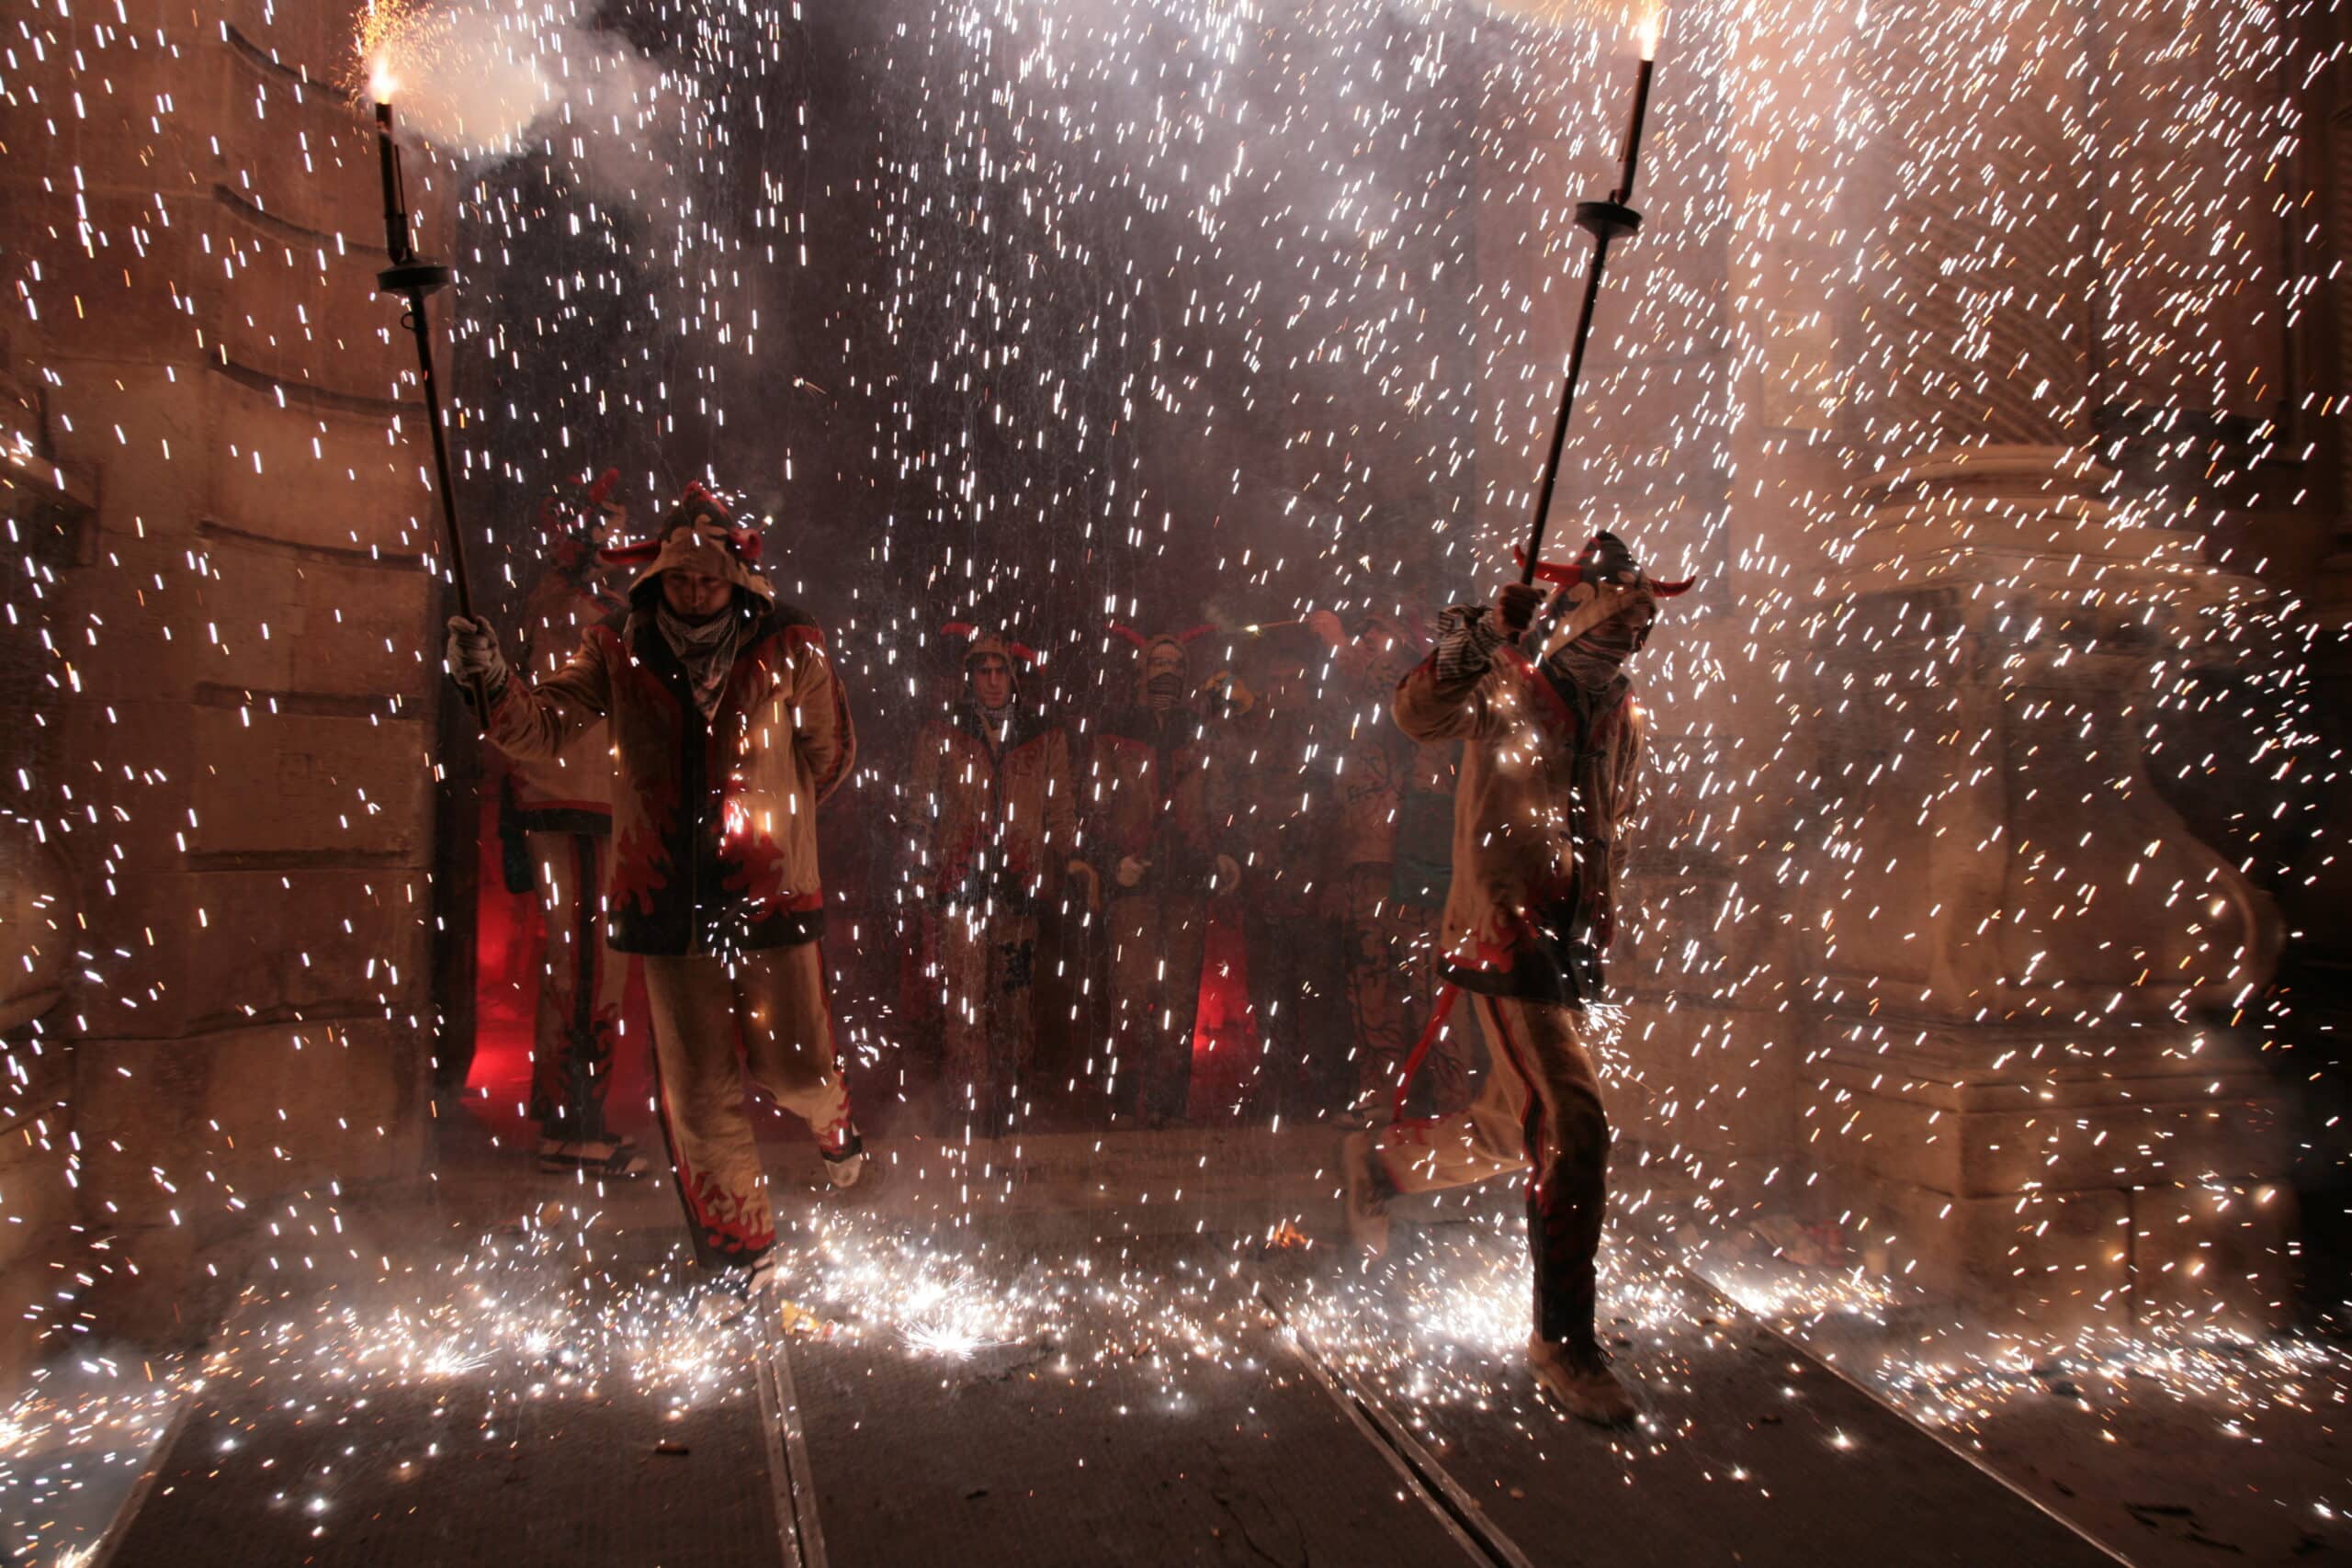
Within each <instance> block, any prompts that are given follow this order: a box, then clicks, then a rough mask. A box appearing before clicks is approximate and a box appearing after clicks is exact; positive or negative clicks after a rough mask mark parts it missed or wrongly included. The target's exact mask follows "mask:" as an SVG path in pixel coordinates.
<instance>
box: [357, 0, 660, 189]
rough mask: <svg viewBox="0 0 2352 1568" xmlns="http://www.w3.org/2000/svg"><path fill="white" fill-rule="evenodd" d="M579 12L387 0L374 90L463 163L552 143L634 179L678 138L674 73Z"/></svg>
mask: <svg viewBox="0 0 2352 1568" xmlns="http://www.w3.org/2000/svg"><path fill="white" fill-rule="evenodd" d="M574 17H576V13H575V14H574V16H573V17H566V16H562V15H559V14H558V8H557V7H556V6H550V5H548V4H546V3H545V0H440V3H438V4H411V5H407V6H397V7H395V6H390V5H386V4H382V3H381V0H379V5H378V6H377V7H376V8H375V9H374V10H373V11H371V13H370V15H369V16H368V19H367V21H366V22H365V24H364V25H363V28H362V31H361V34H360V38H359V40H358V49H359V53H360V57H361V62H362V68H363V69H364V71H365V72H366V74H367V80H368V92H369V95H370V96H374V97H378V98H389V99H390V102H391V104H392V107H393V108H394V110H395V112H396V113H397V114H398V115H399V117H400V120H401V125H402V126H403V127H404V128H405V129H406V130H407V131H409V132H410V133H413V134H414V135H418V136H421V137H423V138H424V139H425V140H426V141H430V142H432V143H433V144H434V145H435V148H436V149H437V150H439V151H440V152H444V153H447V154H448V155H450V156H453V157H455V158H457V159H458V161H460V162H461V163H467V164H480V163H484V162H492V161H495V160H497V159H500V158H503V157H507V156H509V155H511V154H513V153H515V152H520V151H523V150H524V149H525V148H526V147H527V146H528V145H529V144H530V143H532V142H534V141H540V142H544V143H546V144H547V147H548V151H549V152H550V153H552V154H553V155H554V156H556V157H557V158H559V159H561V160H568V161H571V162H572V163H574V164H578V165H580V166H581V167H582V170H583V172H586V173H589V174H591V175H597V174H599V173H600V172H601V174H602V175H603V176H604V177H605V178H615V177H618V178H622V179H628V178H629V176H630V175H635V174H638V173H639V172H640V171H639V170H636V169H633V168H632V167H631V165H634V164H642V163H644V162H645V160H647V159H648V158H656V159H658V157H659V154H660V150H661V146H662V143H663V142H664V141H667V140H670V139H671V138H673V136H674V128H672V127H667V126H665V125H664V124H663V119H662V105H663V103H664V100H665V98H666V97H668V96H670V95H667V94H665V92H664V78H663V74H662V71H661V69H660V67H659V66H657V65H656V64H655V63H654V62H652V61H650V60H648V59H646V58H645V57H644V56H642V55H640V54H638V53H636V52H635V51H632V50H630V49H628V47H627V46H626V45H625V44H622V43H620V42H619V41H618V40H617V39H614V38H613V37H611V36H610V35H608V34H605V33H600V32H596V31H594V30H591V29H590V28H585V27H582V26H581V25H580V24H579V22H578V21H577V20H576V19H574ZM687 112H689V113H690V112H691V104H690V102H689V104H688V106H687ZM600 183H601V181H600ZM629 183H632V184H633V183H634V180H633V179H632V180H630V182H629Z"/></svg>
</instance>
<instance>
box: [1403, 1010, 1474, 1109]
mask: <svg viewBox="0 0 2352 1568" xmlns="http://www.w3.org/2000/svg"><path fill="white" fill-rule="evenodd" d="M1461 994H1462V989H1461V987H1458V986H1446V987H1442V988H1441V989H1440V990H1439V991H1438V994H1437V1010H1436V1011H1435V1012H1432V1013H1430V1021H1429V1022H1428V1024H1427V1025H1425V1026H1424V1027H1423V1028H1422V1030H1421V1037H1420V1038H1419V1040H1416V1041H1414V1042H1413V1054H1412V1055H1409V1056H1408V1057H1406V1058H1405V1071H1404V1073H1403V1075H1402V1076H1400V1077H1398V1078H1397V1099H1396V1100H1395V1102H1394V1103H1393V1104H1392V1105H1391V1106H1390V1107H1389V1119H1390V1120H1391V1121H1392V1122H1396V1123H1397V1124H1399V1125H1403V1124H1405V1123H1408V1122H1411V1123H1426V1122H1434V1121H1436V1120H1437V1118H1436V1117H1434V1116H1407V1115H1406V1114H1405V1100H1406V1099H1407V1097H1408V1096H1409V1095H1410V1094H1411V1093H1412V1092H1413V1075H1414V1074H1416V1073H1418V1072H1419V1071H1420V1070H1421V1062H1422V1060H1423V1059H1424V1058H1425V1057H1427V1056H1428V1055H1429V1054H1430V1046H1431V1045H1433V1044H1435V1043H1437V1037H1438V1032H1439V1031H1441V1030H1442V1029H1443V1028H1444V1027H1445V1020H1446V1016H1447V1015H1448V1014H1449V1013H1451V1012H1453V1002H1454V998H1457V997H1459V996H1460V995H1461Z"/></svg>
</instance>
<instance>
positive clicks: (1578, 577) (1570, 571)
mask: <svg viewBox="0 0 2352 1568" xmlns="http://www.w3.org/2000/svg"><path fill="white" fill-rule="evenodd" d="M1510 560H1511V564H1512V565H1513V566H1515V567H1517V568H1519V570H1521V571H1525V570H1527V552H1526V551H1525V550H1523V549H1521V548H1520V547H1518V546H1517V545H1513V546H1512V547H1510ZM1535 580H1536V581H1538V582H1549V583H1553V584H1555V586H1558V587H1561V588H1573V587H1575V586H1576V585H1577V583H1579V582H1582V581H1584V569H1583V568H1582V567H1579V566H1555V565H1554V564H1553V563H1552V562H1550V561H1537V562H1536V563H1535Z"/></svg>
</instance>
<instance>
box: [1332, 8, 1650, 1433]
mask: <svg viewBox="0 0 2352 1568" xmlns="http://www.w3.org/2000/svg"><path fill="white" fill-rule="evenodd" d="M1650 74H1651V61H1650V59H1649V58H1647V57H1646V51H1645V59H1644V60H1643V62H1642V65H1641V75H1640V79H1639V84H1638V87H1637V89H1636V93H1635V96H1634V114H1633V119H1632V123H1631V125H1630V126H1629V128H1628V130H1627V132H1626V137H1625V145H1624V160H1623V180H1622V181H1621V183H1620V184H1619V186H1618V188H1617V190H1616V192H1615V193H1614V195H1613V196H1612V197H1611V199H1610V200H1609V201H1606V202H1585V203H1581V204H1579V212H1578V216H1579V220H1580V221H1582V222H1584V224H1585V226H1586V227H1587V228H1588V229H1589V230H1591V231H1592V232H1593V235H1594V239H1595V243H1594V247H1593V254H1592V261H1591V271H1590V273H1589V277H1588V281H1587V287H1586V289H1585V297H1584V312H1583V316H1582V318H1581V319H1580V320H1579V321H1578V322H1577V335H1576V344H1575V348H1574V351H1573V353H1572V354H1571V356H1570V359H1569V370H1568V380H1567V386H1566V391H1565V393H1564V394H1563V397H1562V400H1561V406H1560V414H1559V419H1558V422H1557V424H1556V425H1555V429H1554V432H1553V440H1552V448H1551V454H1550V457H1549V459H1548V463H1547V467H1546V469H1545V472H1544V483H1543V489H1542V500H1541V501H1540V502H1538V508H1537V512H1536V514H1535V521H1534V527H1533V530H1532V538H1531V539H1530V541H1529V547H1528V548H1527V549H1526V551H1525V552H1524V555H1523V557H1522V559H1521V567H1522V571H1521V577H1520V580H1519V581H1513V582H1507V583H1505V584H1504V585H1503V586H1502V587H1501V588H1500V589H1499V590H1498V592H1497V593H1496V595H1495V598H1494V601H1493V603H1491V604H1463V605H1456V606H1454V607H1453V608H1452V609H1450V610H1447V611H1446V612H1445V613H1444V615H1442V617H1441V619H1440V622H1439V628H1438V637H1437V646H1436V648H1435V649H1434V650H1433V651H1432V652H1431V653H1430V656H1429V657H1428V658H1427V659H1425V660H1422V661H1421V663H1420V664H1419V665H1418V666H1417V667H1415V668H1414V670H1413V671H1411V672H1410V673H1409V674H1408V675H1407V676H1406V677H1405V679H1404V680H1403V682H1400V683H1399V684H1398V686H1397V693H1396V696H1395V698H1394V703H1393V711H1394V713H1395V715H1396V718H1397V726H1398V728H1401V729H1403V730H1404V731H1405V733H1406V734H1407V735H1408V736H1410V737H1411V738H1412V739H1415V740H1418V741H1425V742H1426V741H1445V740H1460V741H1461V742H1463V750H1462V764H1461V777H1460V782H1459V783H1458V784H1457V785H1456V787H1455V791H1454V804H1453V885H1452V886H1451V888H1450V889H1449V890H1448V893H1447V897H1446V905H1445V915H1444V921H1443V945H1444V950H1445V966H1446V980H1447V985H1446V987H1445V988H1444V989H1443V991H1442V993H1441V995H1440V998H1439V1001H1438V1005H1437V1009H1436V1011H1435V1015H1434V1016H1433V1017H1432V1018H1431V1020H1430V1025H1429V1028H1428V1030H1427V1031H1426V1032H1425V1033H1424V1035H1423V1043H1424V1047H1426V1044H1427V1043H1428V1042H1429V1041H1430V1039H1431V1038H1433V1037H1434V1036H1435V1034H1436V1033H1437V1032H1439V1030H1441V1029H1442V1027H1443V1024H1444V1021H1445V1018H1446V1016H1447V1014H1448V1013H1449V1012H1450V1011H1451V1010H1452V1009H1453V1006H1454V1004H1455V1003H1456V1002H1457V1001H1458V1000H1459V999H1461V998H1462V997H1463V996H1464V994H1466V995H1467V996H1468V998H1469V1000H1470V1004H1471V1007H1472V1010H1474V1011H1475V1012H1476V1014H1477V1017H1478V1022H1479V1025H1480V1028H1481V1031H1482V1032H1483V1033H1484V1034H1485V1036H1486V1041H1487V1052H1488V1055H1489V1058H1490V1062H1489V1067H1488V1071H1487V1081H1486V1086H1485V1088H1484V1089H1483V1090H1482V1091H1481V1092H1480V1094H1479V1096H1478V1098H1477V1100H1476V1101H1475V1102H1473V1103H1472V1105H1471V1106H1470V1107H1469V1109H1468V1110H1467V1111H1463V1112H1461V1113H1458V1114H1454V1115H1442V1116H1437V1117H1430V1118H1420V1119H1413V1118H1408V1117H1407V1116H1406V1115H1405V1114H1404V1105H1405V1100H1406V1095H1407V1093H1408V1090H1409V1089H1410V1085H1411V1077H1410V1073H1411V1064H1408V1071H1407V1077H1406V1079H1405V1081H1404V1082H1403V1083H1400V1084H1399V1085H1398V1087H1397V1114H1396V1120H1394V1121H1392V1122H1390V1123H1389V1124H1388V1125H1387V1126H1385V1127H1383V1128H1380V1129H1378V1130H1376V1131H1373V1132H1364V1133H1358V1134H1352V1135H1351V1136H1350V1137H1349V1139H1348V1140H1347V1142H1346V1144H1345V1145H1344V1148H1343V1151H1342V1163H1343V1168H1344V1169H1345V1172H1346V1177H1347V1186H1348V1222H1349V1229H1350V1232H1351V1236H1352V1237H1353V1239H1354V1240H1355V1242H1356V1243H1357V1244H1358V1245H1359V1246H1360V1247H1364V1248H1365V1249H1367V1250H1369V1251H1373V1252H1375V1253H1376V1252H1378V1251H1381V1250H1383V1249H1384V1248H1385V1247H1386V1245H1387V1240H1388V1225H1389V1219H1388V1212H1387V1205H1388V1201H1389V1199H1390V1198H1392V1197H1393V1196H1395V1195H1396V1194H1398V1193H1412V1192H1426V1191H1432V1190H1439V1189H1443V1188H1449V1187H1456V1186H1461V1185H1463V1184H1464V1183H1467V1182H1473V1181H1481V1180H1485V1179H1487V1178H1490V1177H1494V1176H1499V1175H1503V1174H1505V1173H1508V1172H1513V1171H1517V1172H1522V1173H1525V1174H1526V1175H1527V1176H1528V1178H1529V1186H1528V1194H1527V1228H1528V1249H1529V1252H1530V1254H1531V1255H1532V1262H1533V1265H1534V1320H1535V1321H1534V1333H1533V1334H1532V1336H1531V1337H1530V1338H1529V1340H1528V1362H1529V1367H1530V1370H1531V1371H1533V1373H1534V1374H1535V1377H1536V1381H1537V1382H1538V1383H1539V1384H1540V1385H1541V1386H1542V1387H1543V1388H1544V1391H1545V1392H1546V1393H1549V1394H1550V1395H1551V1396H1552V1397H1553V1398H1554V1399H1555V1400H1557V1401H1558V1402H1559V1403H1560V1404H1561V1405H1562V1406H1564V1407H1565V1408H1566V1409H1567V1410H1569V1411H1570V1412H1572V1413H1573V1414H1575V1415H1577V1416H1582V1417H1584V1418H1585V1419H1587V1420H1589V1421H1594V1422H1598V1423H1600V1424H1603V1425H1615V1424H1618V1423H1621V1422H1624V1421H1627V1420H1630V1419H1632V1417H1633V1416H1634V1402H1633V1398H1632V1395H1631V1394H1630V1393H1627V1391H1626V1389H1625V1387H1624V1385H1623V1383H1621V1382H1619V1381H1618V1379H1617V1377H1616V1375H1615V1373H1614V1372H1613V1371H1611V1369H1610V1366H1609V1363H1608V1359H1607V1358H1606V1357H1605V1356H1604V1355H1603V1353H1602V1351H1601V1349H1600V1341H1599V1338H1598V1336H1597V1335H1596V1332H1595V1326H1594V1313H1595V1304H1596V1303H1595V1295H1596V1288H1597V1282H1596V1268H1595V1264H1596V1258H1597V1255H1598V1253H1599V1250H1600V1232H1601V1220H1602V1211H1603V1207H1604V1204H1605V1201H1606V1197H1607V1169H1608V1156H1609V1140H1610V1131H1609V1120H1608V1116H1607V1114H1606V1113H1605V1111H1603V1110H1602V1107H1601V1100H1600V1080H1599V1077H1598V1076H1597V1075H1596V1073H1595V1071H1594V1068H1593V1062H1592V1057H1591V1055H1590V1052H1589V1047H1588V1044H1587V1042H1586V1036H1587V1033H1588V1030H1589V1026H1588V1022H1587V1016H1586V1010H1587V1008H1588V1007H1589V1006H1590V1005H1592V1004H1593V1003H1595V1002H1598V1001H1600V1000H1601V999H1602V997H1603V990H1602V969H1601V961H1602V958H1603V956H1604V955H1605V954H1606V953H1607V952H1608V948H1609V942H1610V938H1611V935H1612V934H1613V933H1614V931H1615V927H1616V918H1615V897H1616V890H1617V885H1618V877H1619V874H1620V872H1621V870H1622V868H1623V857H1624V841H1623V828H1624V824H1625V823H1626V821H1627V819H1628V818H1630V817H1631V815H1632V813H1633V809H1634V799H1635V791H1636V785H1637V780H1638V774H1639V769H1640V761H1641V718H1640V715H1639V713H1638V711H1637V710H1636V709H1635V707H1634V701H1633V695H1632V692H1631V689H1630V687H1629V684H1628V682H1627V681H1626V678H1625V676H1624V673H1623V664H1624V662H1625V660H1627V659H1628V658H1629V657H1631V656H1632V655H1633V654H1634V652H1635V651H1637V650H1638V649H1640V648H1641V646H1642V644H1643V643H1644V642H1645V640H1646V639H1647V638H1648V637H1649V633H1650V628H1651V626H1652V625H1653V623H1654V622H1655V621H1656V619H1657V613H1658V605H1659V603H1660V601H1661V600H1663V599H1666V598H1668V597H1671V596H1672V595H1674V594H1677V593H1679V592H1684V591H1685V590H1686V589H1688V588H1689V587H1690V584H1689V583H1688V582H1681V583H1660V582H1655V581H1651V579H1650V578H1649V577H1648V576H1646V575H1645V573H1644V572H1643V571H1642V570H1641V568H1640V567H1639V566H1638V565H1637V564H1636V563H1635V561H1634V557H1633V555H1632V553H1631V551H1629V550H1628V549H1627V547H1625V545H1624V544H1623V542H1622V541H1621V540H1619V539H1618V538H1617V537H1616V536H1613V535H1611V534H1605V533H1604V534H1596V535H1594V536H1592V537H1591V539H1590V540H1589V541H1588V543H1587V544H1586V546H1585V548H1584V550H1583V553H1582V554H1581V555H1580V556H1579V557H1578V558H1577V560H1576V561H1575V562H1574V563H1573V564H1571V565H1567V566H1548V565H1546V564H1544V562H1543V560H1542V559H1541V557H1540V554H1539V551H1540V548H1541V545H1542V541H1543V536H1544V508H1545V507H1546V506H1547V505H1548V503H1549V502H1550V499H1551V494H1552V489H1553V482H1554V479H1555V477H1556V472H1557V468H1558V466H1559V460H1560V452H1561V447H1562V444H1563V440H1564V438H1565V436H1566V429H1567V423H1568V414H1569V410H1570V407H1571V405H1572V403H1573V400H1574V398H1575V392H1576V378H1577V371H1578V370H1579V369H1580V368H1581V366H1582V362H1583V357H1584V347H1585V343H1586V339H1587V337H1588V335H1589V333H1590V332H1591V328H1592V310H1593V305H1594V302H1595V300H1596V299H1597V297H1598V293H1599V286H1600V276H1601V269H1602V265H1603V264H1604V262H1605V260H1606V257H1607V253H1608V247H1609V243H1610V241H1611V238H1612V237H1614V236H1615V235H1617V234H1621V233H1627V232H1631V231H1633V229H1634V226H1635V225H1636V223H1637V222H1638V221H1639V220H1638V219H1637V217H1636V216H1635V215H1634V213H1633V211H1632V210H1631V209H1629V208H1627V207H1626V206H1625V205H1624V204H1625V201H1626V200H1627V198H1628V197H1630V196H1631V195H1632V192H1633V186H1634V168H1635V161H1636V157H1637V154H1638V152H1639V149H1640V145H1641V130H1642V118H1643V114H1644V111H1645V107H1646V105H1647V101H1648V96H1649V85H1650ZM1538 577H1541V578H1543V579H1544V581H1545V584H1546V585H1547V586H1545V587H1538V586H1536V584H1535V580H1536V579H1537V578H1538ZM1547 591H1548V592H1550V596H1551V598H1552V615H1550V616H1549V617H1548V618H1547V630H1546V633H1545V635H1544V636H1543V637H1538V638H1536V639H1534V642H1535V646H1534V647H1533V648H1532V649H1524V650H1523V649H1522V648H1521V639H1522V638H1523V637H1527V634H1528V633H1529V631H1530V629H1531V628H1532V626H1534V624H1535V619H1536V614H1537V611H1538V610H1539V609H1540V608H1542V607H1543V606H1544V599H1545V597H1546V594H1547Z"/></svg>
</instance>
